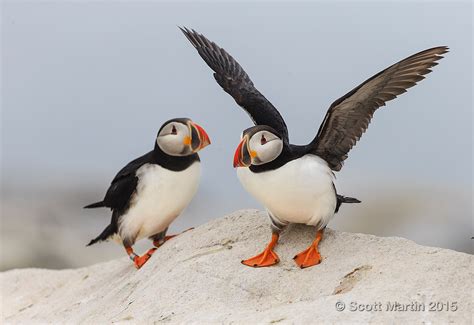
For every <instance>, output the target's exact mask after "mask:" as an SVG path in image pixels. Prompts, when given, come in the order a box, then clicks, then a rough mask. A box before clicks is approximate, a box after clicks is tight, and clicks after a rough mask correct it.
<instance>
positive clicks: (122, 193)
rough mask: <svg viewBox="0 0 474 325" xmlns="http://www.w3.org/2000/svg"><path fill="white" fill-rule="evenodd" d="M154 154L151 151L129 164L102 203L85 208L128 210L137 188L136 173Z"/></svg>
mask: <svg viewBox="0 0 474 325" xmlns="http://www.w3.org/2000/svg"><path fill="white" fill-rule="evenodd" d="M152 154H153V151H150V152H149V153H147V154H145V155H143V156H141V157H139V158H137V159H135V160H133V161H131V162H130V163H128V164H127V165H126V166H125V167H124V168H122V169H121V170H120V171H119V172H118V173H117V175H116V176H115V177H114V179H113V180H112V183H111V184H110V187H109V189H108V190H107V193H106V194H105V197H104V199H103V200H102V201H101V202H97V203H93V204H91V205H88V206H86V207H85V208H92V207H108V208H111V209H112V210H116V211H122V210H124V209H126V208H127V207H128V205H129V203H130V198H131V197H132V195H133V193H134V192H135V190H136V187H137V183H138V177H137V176H136V171H137V169H139V168H140V167H141V166H143V165H144V164H146V163H149V162H150V161H151V160H152Z"/></svg>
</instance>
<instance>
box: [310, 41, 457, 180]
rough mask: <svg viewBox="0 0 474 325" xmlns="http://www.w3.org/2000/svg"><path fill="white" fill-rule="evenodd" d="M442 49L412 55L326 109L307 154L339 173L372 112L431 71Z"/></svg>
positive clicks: (445, 48)
mask: <svg viewBox="0 0 474 325" xmlns="http://www.w3.org/2000/svg"><path fill="white" fill-rule="evenodd" d="M446 52H448V48H447V47H446V46H440V47H435V48H432V49H428V50H425V51H422V52H420V53H417V54H414V55H412V56H410V57H408V58H406V59H404V60H402V61H400V62H398V63H395V64H394V65H392V66H390V67H388V68H387V69H385V70H383V71H381V72H379V73H378V74H376V75H375V76H373V77H372V78H370V79H368V80H366V81H365V82H363V83H362V84H361V85H359V86H358V87H356V88H354V89H353V90H351V91H350V92H349V93H347V94H346V95H344V96H343V97H341V98H339V99H338V100H336V101H335V102H334V103H333V104H332V105H331V106H330V107H329V110H328V112H327V114H326V117H325V118H324V121H323V123H322V124H321V126H320V128H319V131H318V134H317V135H316V137H315V138H314V140H313V141H312V142H311V143H310V144H309V145H308V151H309V152H311V153H314V154H316V155H318V156H320V157H321V158H323V159H324V160H326V161H327V162H328V164H329V167H331V169H332V170H335V171H339V170H340V169H341V168H342V165H343V162H344V160H345V159H346V158H347V154H348V153H349V151H350V150H351V148H352V147H353V146H354V145H355V144H356V142H357V141H358V140H359V139H360V137H361V136H362V134H363V133H364V132H365V130H366V129H367V127H368V126H369V123H370V120H371V119H372V116H373V114H374V112H375V111H376V110H377V109H378V108H379V107H381V106H385V102H387V101H389V100H392V99H394V98H396V97H397V96H398V95H400V94H403V93H404V92H406V89H408V88H410V87H413V86H414V85H416V83H417V82H418V81H420V80H422V79H424V78H425V77H423V75H426V74H428V73H430V72H431V69H430V68H431V67H433V66H435V65H437V64H438V63H437V62H436V61H438V60H439V59H441V58H443V56H442V54H444V53H446Z"/></svg>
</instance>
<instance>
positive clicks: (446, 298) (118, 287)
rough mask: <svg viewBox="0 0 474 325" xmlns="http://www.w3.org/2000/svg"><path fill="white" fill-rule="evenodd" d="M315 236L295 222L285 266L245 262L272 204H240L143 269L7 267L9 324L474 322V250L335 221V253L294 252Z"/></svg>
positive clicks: (284, 249)
mask: <svg viewBox="0 0 474 325" xmlns="http://www.w3.org/2000/svg"><path fill="white" fill-rule="evenodd" d="M313 236H314V229H312V228H310V227H304V226H291V227H289V229H288V230H287V231H286V232H285V233H284V234H283V235H282V236H281V240H280V245H279V246H278V247H277V249H276V252H277V253H278V255H279V256H280V259H281V262H280V263H279V264H278V265H277V266H274V267H270V268H261V269H252V268H248V267H244V266H243V265H241V264H240V261H241V260H242V259H244V258H248V257H250V256H253V255H254V254H256V253H257V252H259V251H260V250H261V249H262V248H263V247H264V246H265V245H266V243H267V241H268V240H269V238H270V230H269V225H268V220H267V218H266V216H265V214H264V213H263V212H258V211H253V210H248V211H238V212H235V213H233V214H231V215H229V216H227V217H224V218H221V219H218V220H215V221H212V222H209V223H207V224H205V225H203V226H201V227H198V228H196V229H194V230H192V231H189V232H186V233H184V234H182V235H181V236H179V237H177V238H175V239H173V240H171V241H169V242H167V243H166V244H165V245H164V246H162V247H161V248H160V249H158V251H157V252H156V253H155V255H154V256H153V257H152V259H150V261H149V262H148V263H147V264H146V265H145V266H144V267H143V268H142V269H141V270H139V271H137V270H135V269H134V267H133V265H132V264H131V262H130V261H129V260H128V259H127V258H125V257H124V258H122V259H118V260H114V261H110V262H106V263H101V264H97V265H93V266H90V267H86V268H81V269H76V270H62V271H51V270H40V269H21V270H12V271H8V272H4V273H2V274H1V277H0V279H1V286H2V287H1V294H2V323H5V322H8V323H25V322H52V323H58V322H66V321H67V322H68V323H111V322H133V323H138V322H140V323H142V322H146V323H152V322H172V323H177V322H202V323H204V322H221V323H229V322H232V321H235V322H260V323H277V322H281V323H303V322H305V323H315V322H321V321H325V322H340V321H345V322H349V321H351V322H355V321H357V322H383V321H390V322H393V321H395V322H407V321H409V322H414V321H416V322H418V323H420V322H432V323H447V322H455V323H465V324H467V323H471V322H472V313H473V309H472V306H473V298H472V292H473V291H472V289H473V286H472V284H473V283H472V279H473V274H472V269H473V268H472V266H473V265H472V263H473V257H472V256H471V255H468V254H464V253H458V252H455V251H451V250H447V249H440V248H431V247H423V246H419V245H417V244H415V243H413V242H412V241H409V240H406V239H402V238H380V237H375V236H371V235H364V234H352V233H343V232H336V231H333V230H330V229H328V230H327V231H326V233H325V238H324V240H323V241H322V242H321V244H320V251H321V255H322V257H323V262H322V263H321V264H320V265H318V266H315V267H312V268H308V269H304V270H301V269H299V268H298V267H297V266H296V265H295V264H294V262H293V259H292V257H293V256H294V255H295V254H296V253H298V252H299V251H301V250H303V249H304V248H306V246H307V245H309V243H310V242H311V241H312V239H313ZM397 303H399V304H400V305H397ZM343 305H344V310H343V311H338V310H337V308H341V309H342V306H343ZM354 308H355V309H357V311H351V309H354ZM387 308H388V309H393V310H391V311H387ZM361 309H365V310H361ZM366 309H372V311H367V310H366ZM401 309H408V310H405V311H402V310H401ZM413 309H414V310H413ZM423 309H424V310H423ZM431 309H434V310H431Z"/></svg>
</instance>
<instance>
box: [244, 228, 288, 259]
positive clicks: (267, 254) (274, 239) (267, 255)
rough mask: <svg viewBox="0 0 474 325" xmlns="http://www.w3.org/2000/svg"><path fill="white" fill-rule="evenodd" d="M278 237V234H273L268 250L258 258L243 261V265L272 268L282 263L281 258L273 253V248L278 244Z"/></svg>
mask: <svg viewBox="0 0 474 325" xmlns="http://www.w3.org/2000/svg"><path fill="white" fill-rule="evenodd" d="M278 237H279V235H278V234H277V233H274V234H272V240H271V241H270V243H269V244H268V246H267V248H265V250H264V251H263V252H261V253H260V254H258V255H257V256H254V257H252V258H249V259H247V260H243V261H242V264H244V265H247V266H252V267H265V266H272V265H275V264H277V263H278V262H280V258H279V257H278V255H277V254H276V253H275V252H274V251H273V248H275V246H276V244H277V242H278Z"/></svg>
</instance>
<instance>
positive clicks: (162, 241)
mask: <svg viewBox="0 0 474 325" xmlns="http://www.w3.org/2000/svg"><path fill="white" fill-rule="evenodd" d="M193 229H194V227H191V228H189V229H186V230H185V231H182V232H180V233H179V234H176V235H169V236H165V238H164V239H162V240H154V241H153V245H154V246H155V247H156V248H158V247H160V246H161V245H163V244H164V243H166V242H167V241H168V240H170V239H171V238H174V237H176V236H179V235H181V234H182V233H185V232H186V231H190V230H193ZM156 248H155V249H156ZM152 249H153V248H152Z"/></svg>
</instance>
